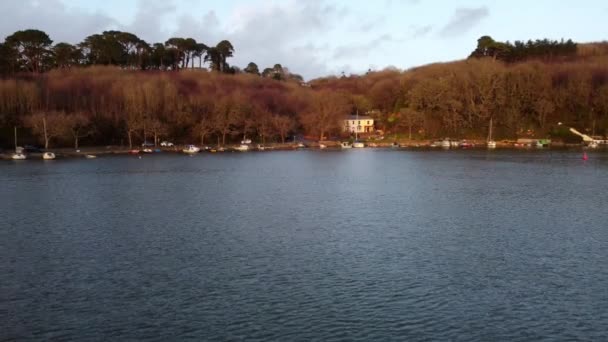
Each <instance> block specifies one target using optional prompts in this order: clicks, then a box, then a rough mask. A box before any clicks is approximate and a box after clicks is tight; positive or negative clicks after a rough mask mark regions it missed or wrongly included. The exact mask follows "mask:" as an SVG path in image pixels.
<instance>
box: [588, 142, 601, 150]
mask: <svg viewBox="0 0 608 342" xmlns="http://www.w3.org/2000/svg"><path fill="white" fill-rule="evenodd" d="M599 146H600V145H599V144H598V143H597V141H595V140H594V141H592V142H590V143H589V144H588V145H587V147H589V148H598V147H599Z"/></svg>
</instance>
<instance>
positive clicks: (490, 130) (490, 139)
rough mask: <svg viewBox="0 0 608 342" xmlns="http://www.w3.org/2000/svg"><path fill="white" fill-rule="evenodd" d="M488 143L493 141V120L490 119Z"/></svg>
mask: <svg viewBox="0 0 608 342" xmlns="http://www.w3.org/2000/svg"><path fill="white" fill-rule="evenodd" d="M488 141H492V118H490V129H489V130H488Z"/></svg>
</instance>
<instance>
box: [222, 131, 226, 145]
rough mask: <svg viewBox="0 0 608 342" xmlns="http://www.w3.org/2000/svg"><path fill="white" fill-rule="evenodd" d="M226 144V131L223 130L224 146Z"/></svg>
mask: <svg viewBox="0 0 608 342" xmlns="http://www.w3.org/2000/svg"><path fill="white" fill-rule="evenodd" d="M224 145H226V131H224V132H222V146H224Z"/></svg>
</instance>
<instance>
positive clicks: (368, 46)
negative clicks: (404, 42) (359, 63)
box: [333, 34, 397, 59]
mask: <svg viewBox="0 0 608 342" xmlns="http://www.w3.org/2000/svg"><path fill="white" fill-rule="evenodd" d="M395 41H397V40H396V39H394V38H393V37H392V36H391V35H390V34H383V35H381V36H379V37H376V38H374V39H372V40H370V41H368V42H366V43H362V44H349V45H341V46H338V47H337V48H336V49H335V50H334V54H333V57H334V58H335V59H341V58H347V59H352V58H356V57H362V56H365V55H367V54H369V53H370V51H373V50H376V49H378V48H380V47H381V46H382V45H383V44H385V43H390V42H395Z"/></svg>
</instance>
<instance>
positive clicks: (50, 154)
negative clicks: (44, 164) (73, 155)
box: [42, 152, 55, 160]
mask: <svg viewBox="0 0 608 342" xmlns="http://www.w3.org/2000/svg"><path fill="white" fill-rule="evenodd" d="M42 159H44V160H53V159H55V153H53V152H44V154H43V155H42Z"/></svg>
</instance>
